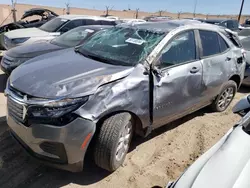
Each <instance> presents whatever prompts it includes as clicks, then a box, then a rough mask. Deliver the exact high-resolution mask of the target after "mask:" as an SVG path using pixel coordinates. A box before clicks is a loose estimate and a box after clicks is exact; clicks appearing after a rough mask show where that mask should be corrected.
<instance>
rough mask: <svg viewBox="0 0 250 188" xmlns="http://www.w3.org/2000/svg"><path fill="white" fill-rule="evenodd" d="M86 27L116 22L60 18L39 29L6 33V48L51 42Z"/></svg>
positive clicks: (74, 16) (78, 16) (87, 18)
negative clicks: (77, 28) (42, 41)
mask: <svg viewBox="0 0 250 188" xmlns="http://www.w3.org/2000/svg"><path fill="white" fill-rule="evenodd" d="M84 25H116V21H115V20H113V19H108V18H103V17H98V16H83V15H63V16H58V17H57V18H55V19H53V20H50V21H49V22H47V23H45V24H44V25H42V26H41V27H39V28H27V29H19V30H14V31H10V32H7V33H5V35H4V47H5V48H6V49H7V50H8V49H10V48H13V47H16V46H20V45H23V44H30V43H33V42H36V41H40V40H51V39H53V38H55V37H57V36H60V35H61V34H63V33H65V32H67V31H69V30H71V29H74V28H76V27H79V26H84Z"/></svg>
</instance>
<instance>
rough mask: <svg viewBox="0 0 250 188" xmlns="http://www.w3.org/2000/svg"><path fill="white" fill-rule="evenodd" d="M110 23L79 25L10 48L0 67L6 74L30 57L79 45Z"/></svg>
mask: <svg viewBox="0 0 250 188" xmlns="http://www.w3.org/2000/svg"><path fill="white" fill-rule="evenodd" d="M111 27H113V26H111V25H88V26H80V27H77V28H75V29H72V30H70V31H68V32H66V33H64V34H62V35H61V36H59V37H56V38H54V39H52V40H48V41H43V42H39V41H38V42H34V43H32V44H26V45H22V46H18V47H15V48H12V49H10V50H8V51H6V52H5V54H4V56H3V58H2V61H1V69H2V71H3V72H5V73H6V74H10V73H11V72H12V71H13V70H14V69H15V68H16V67H18V66H19V65H21V64H22V63H24V62H25V61H28V60H29V59H32V58H34V57H36V56H39V55H42V54H46V53H49V52H53V51H57V50H62V49H65V48H70V47H74V46H76V45H81V44H82V43H83V42H84V41H85V40H86V39H87V38H89V37H90V36H92V35H93V34H95V33H96V32H98V31H100V30H103V29H108V28H111Z"/></svg>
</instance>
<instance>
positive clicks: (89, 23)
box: [85, 20, 100, 25]
mask: <svg viewBox="0 0 250 188" xmlns="http://www.w3.org/2000/svg"><path fill="white" fill-rule="evenodd" d="M85 24H86V25H100V22H99V21H96V20H85Z"/></svg>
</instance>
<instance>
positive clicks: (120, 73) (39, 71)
mask: <svg viewBox="0 0 250 188" xmlns="http://www.w3.org/2000/svg"><path fill="white" fill-rule="evenodd" d="M132 70H133V67H128V66H115V65H110V64H106V63H102V62H98V61H95V60H92V59H88V58H86V57H84V56H82V55H80V54H78V53H76V52H75V51H74V49H73V48H70V49H65V50H59V51H55V52H52V53H48V54H44V55H41V56H38V57H36V58H33V59H31V60H29V61H27V62H26V63H24V64H22V65H21V66H19V67H17V68H16V69H15V70H14V71H13V72H12V73H11V76H10V85H11V86H12V87H14V88H15V89H17V90H19V91H22V92H24V93H26V94H28V95H31V96H35V97H41V98H50V99H53V98H57V97H69V98H71V97H72V98H73V97H81V96H86V95H90V94H93V93H94V92H95V91H96V90H97V88H98V87H99V86H101V85H103V84H106V83H109V82H112V81H115V80H117V79H121V78H123V77H126V76H127V75H128V74H129V73H130V72H131V71H132Z"/></svg>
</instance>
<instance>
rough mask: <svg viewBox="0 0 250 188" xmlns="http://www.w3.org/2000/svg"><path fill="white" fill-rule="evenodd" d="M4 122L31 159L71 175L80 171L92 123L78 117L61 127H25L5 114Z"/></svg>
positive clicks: (92, 127)
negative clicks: (5, 120) (5, 119)
mask: <svg viewBox="0 0 250 188" xmlns="http://www.w3.org/2000/svg"><path fill="white" fill-rule="evenodd" d="M7 123H8V125H9V127H10V129H11V133H12V135H13V137H14V138H15V139H16V140H17V141H18V142H19V143H20V144H21V145H22V146H23V147H24V149H25V150H26V151H27V152H28V153H29V154H30V155H31V156H33V157H35V158H36V159H38V160H39V161H41V162H43V163H45V164H46V165H50V166H53V167H55V168H59V169H64V170H68V171H71V172H79V171H82V168H83V162H84V156H85V153H86V151H87V148H88V145H89V143H90V141H91V139H92V137H93V135H94V133H95V128H96V127H95V124H94V123H93V122H92V121H89V120H86V119H83V118H80V117H78V118H76V119H75V120H74V121H72V122H71V123H69V124H67V125H65V126H62V127H57V126H52V125H45V124H33V125H31V126H29V127H26V126H25V125H23V124H21V123H18V122H17V121H16V120H15V119H14V118H12V117H11V116H9V115H7Z"/></svg>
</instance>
